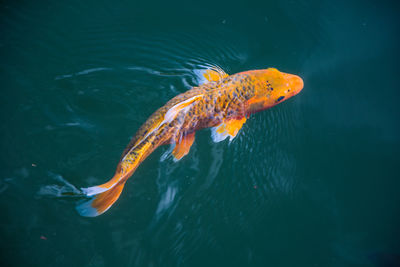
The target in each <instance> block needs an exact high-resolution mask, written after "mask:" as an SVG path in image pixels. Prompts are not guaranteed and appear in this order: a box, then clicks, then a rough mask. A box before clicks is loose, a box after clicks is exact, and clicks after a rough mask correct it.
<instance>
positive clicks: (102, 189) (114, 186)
mask: <svg viewBox="0 0 400 267" xmlns="http://www.w3.org/2000/svg"><path fill="white" fill-rule="evenodd" d="M154 138H155V137H154V136H151V138H148V139H146V140H144V141H143V142H141V143H139V144H138V145H137V146H136V147H134V153H129V151H128V152H127V153H125V155H124V157H123V158H122V159H121V161H120V162H119V163H118V166H117V171H116V172H115V175H114V177H113V178H112V179H111V180H110V181H108V182H107V183H105V184H102V185H97V186H92V187H88V188H81V189H82V192H83V193H84V194H85V195H86V196H88V197H91V198H90V199H89V200H87V201H86V202H83V203H81V204H79V205H78V206H77V207H76V209H77V211H78V212H79V214H80V215H82V216H85V217H95V216H98V215H100V214H102V213H104V212H105V211H107V210H108V209H109V208H110V207H111V206H112V205H113V204H114V203H115V201H117V199H118V198H119V196H120V195H121V192H122V189H123V188H124V185H125V182H126V180H128V178H129V177H131V175H132V174H133V173H134V172H135V170H136V168H137V167H138V166H139V164H140V163H141V162H142V161H143V160H144V159H145V158H146V157H147V156H148V155H149V154H150V153H151V152H152V151H153V150H154V149H155V147H156V146H153V143H152V142H153V140H154Z"/></svg>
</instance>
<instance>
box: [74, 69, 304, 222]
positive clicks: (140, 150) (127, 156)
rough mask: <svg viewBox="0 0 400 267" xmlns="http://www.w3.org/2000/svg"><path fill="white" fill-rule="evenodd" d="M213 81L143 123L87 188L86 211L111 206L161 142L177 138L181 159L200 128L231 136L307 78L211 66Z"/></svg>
mask: <svg viewBox="0 0 400 267" xmlns="http://www.w3.org/2000/svg"><path fill="white" fill-rule="evenodd" d="M203 76H204V77H205V78H206V79H207V80H208V82H206V83H204V84H202V85H200V86H198V87H193V88H192V89H190V90H189V91H187V92H185V93H182V94H180V95H177V96H176V97H174V98H172V99H171V100H170V101H168V102H167V103H166V104H165V106H163V107H161V108H159V109H158V110H157V111H156V112H154V113H153V115H151V116H150V118H149V119H148V120H147V121H146V122H145V123H144V124H143V125H142V126H141V127H140V129H139V130H138V131H137V133H136V135H135V136H134V137H133V138H132V140H131V142H130V143H129V145H128V146H127V147H126V148H125V151H124V152H123V153H122V157H121V159H120V161H119V163H118V166H117V170H116V172H115V174H114V176H113V177H112V178H111V180H109V181H108V182H106V183H105V184H102V185H98V186H93V187H89V188H82V191H83V193H84V194H85V195H86V196H88V197H91V198H90V199H89V200H87V201H86V202H84V203H82V204H80V205H78V206H77V210H78V212H79V213H80V214H81V215H82V216H87V217H94V216H98V215H100V214H102V213H104V212H105V211H107V210H108V209H109V208H110V207H111V206H112V205H113V204H114V202H115V201H116V200H117V199H118V197H119V196H120V194H121V192H122V189H123V188H124V185H125V182H126V181H127V180H128V178H129V177H131V176H132V174H133V173H134V172H135V170H136V168H137V167H138V166H139V165H140V163H141V162H143V161H144V160H145V159H146V158H147V157H148V156H149V155H150V154H151V153H152V152H153V151H154V150H155V149H156V148H157V147H159V146H161V145H165V144H172V145H173V146H174V148H173V150H172V156H173V158H174V160H176V161H178V160H180V159H181V158H182V157H184V156H185V155H186V154H188V153H189V150H190V147H191V146H192V144H193V142H194V138H195V133H196V131H198V130H200V129H203V128H211V137H212V139H213V141H215V142H220V141H222V140H224V139H226V138H228V137H229V140H232V139H233V138H235V136H236V135H237V133H238V131H239V130H240V129H241V128H242V126H243V124H244V123H245V122H246V120H247V118H248V117H249V115H250V114H252V113H255V112H258V111H261V110H264V109H267V108H271V107H273V106H275V105H277V104H279V103H281V102H282V101H284V100H286V99H288V98H290V97H292V96H294V95H296V94H298V93H299V92H300V91H301V90H302V89H303V80H302V79H301V78H300V77H299V76H297V75H292V74H287V73H283V72H280V71H278V70H277V69H274V68H269V69H263V70H251V71H245V72H240V73H237V74H234V75H228V74H226V73H224V72H216V71H212V70H207V71H205V72H204V73H203Z"/></svg>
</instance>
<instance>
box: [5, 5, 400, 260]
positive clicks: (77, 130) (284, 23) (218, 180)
mask: <svg viewBox="0 0 400 267" xmlns="http://www.w3.org/2000/svg"><path fill="white" fill-rule="evenodd" d="M394 3H395V2H393V3H391V2H389V1H343V2H334V1H305V2H303V1H264V2H263V3H256V2H243V3H241V4H239V3H236V4H234V3H233V2H221V3H217V1H215V2H204V1H199V2H198V3H190V2H185V4H183V3H181V4H174V3H171V2H167V1H164V2H158V3H157V2H147V3H146V2H145V1H140V2H139V1H137V2H136V1H119V2H112V1H110V2H106V1H40V3H39V2H38V1H8V2H7V1H5V2H4V1H3V2H2V3H1V4H0V33H1V34H0V56H1V57H0V58H1V61H0V82H1V93H2V95H1V98H0V99H1V122H2V123H1V152H2V153H1V170H0V203H1V211H2V215H1V221H0V240H1V255H0V265H1V266H398V264H399V263H400V259H399V258H400V228H399V225H400V213H399V212H400V194H399V188H400V181H399V171H398V170H399V169H398V168H399V163H400V162H399V148H400V138H399V134H400V127H399V115H400V114H399V113H400V108H399V105H398V103H397V102H398V99H399V96H400V94H399V90H400V88H399V82H398V79H399V77H400V75H399V71H398V68H399V67H398V61H399V47H400V46H399V43H400V42H399V38H398V35H399V32H400V31H399V28H400V27H399V19H398V14H399V10H398V8H397V6H396V5H395V4H394ZM207 66H219V67H221V68H223V69H224V70H225V71H226V72H228V73H236V72H240V71H244V70H249V69H257V68H266V67H271V66H273V67H276V68H278V69H280V70H282V71H285V72H289V73H295V74H298V75H300V76H301V77H303V79H304V82H305V87H304V90H303V91H302V92H301V94H300V95H298V96H296V97H294V98H292V99H290V100H288V101H286V102H284V103H283V104H281V105H278V106H276V107H274V108H273V109H271V110H267V111H264V112H262V113H258V114H256V115H254V116H253V117H252V118H251V119H250V120H248V122H247V123H246V124H245V126H244V127H243V129H242V131H241V132H240V134H239V136H238V137H237V138H236V139H235V140H234V141H233V142H232V143H231V144H230V145H229V144H228V142H221V143H217V144H216V143H213V142H212V141H211V138H210V131H209V130H203V131H201V132H199V133H198V134H197V136H196V141H195V143H194V145H193V147H192V150H191V152H190V154H189V155H188V156H186V157H185V158H184V159H183V160H181V161H180V162H178V163H173V162H172V161H171V160H167V161H164V162H160V157H161V155H162V154H163V153H164V152H165V151H166V150H167V149H168V147H162V148H160V149H159V150H157V151H156V152H155V153H153V154H152V155H151V156H150V157H149V158H148V159H147V160H146V161H145V162H144V163H143V164H142V165H141V166H140V167H139V169H138V170H137V172H136V173H135V175H134V176H133V178H132V179H131V180H130V181H129V183H127V185H126V186H125V190H124V192H123V194H122V196H121V198H120V199H119V201H118V202H117V204H116V205H115V206H114V207H113V208H112V209H110V210H109V211H108V212H107V213H105V214H104V215H102V216H100V217H96V218H84V217H80V216H79V215H78V214H77V212H76V211H75V205H76V203H77V202H78V201H79V198H76V197H66V196H63V197H62V196H61V194H62V193H65V192H71V191H73V187H74V186H75V187H77V188H80V187H87V186H92V185H96V184H100V183H103V182H105V181H107V180H108V179H109V178H110V177H111V176H112V175H113V173H114V170H115V166H116V164H117V162H118V160H119V157H120V154H121V153H122V151H123V149H124V147H125V146H126V145H127V144H128V142H129V139H130V137H131V136H132V135H133V134H134V133H135V131H136V130H137V129H138V128H139V127H140V125H141V124H142V123H143V122H144V121H145V120H146V118H147V117H148V116H150V115H151V114H152V112H153V111H155V110H156V109H157V108H158V107H160V106H162V105H163V104H164V103H165V102H167V101H168V100H169V99H170V98H172V97H173V96H175V95H177V94H178V93H181V92H184V91H186V90H188V89H190V88H191V87H192V86H194V85H196V84H197V82H196V70H198V69H203V68H205V67H207ZM388 264H392V265H388Z"/></svg>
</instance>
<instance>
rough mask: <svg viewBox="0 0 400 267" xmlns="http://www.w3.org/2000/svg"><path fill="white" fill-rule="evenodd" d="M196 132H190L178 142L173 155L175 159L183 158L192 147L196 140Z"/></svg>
mask: <svg viewBox="0 0 400 267" xmlns="http://www.w3.org/2000/svg"><path fill="white" fill-rule="evenodd" d="M194 135H195V133H194V132H193V133H190V134H187V135H185V136H183V137H182V138H181V140H180V141H179V142H178V143H177V144H176V146H175V148H174V150H173V151H172V155H173V156H174V161H178V160H180V159H181V158H183V157H184V156H185V155H186V154H187V153H189V151H190V147H191V146H192V144H193V142H194Z"/></svg>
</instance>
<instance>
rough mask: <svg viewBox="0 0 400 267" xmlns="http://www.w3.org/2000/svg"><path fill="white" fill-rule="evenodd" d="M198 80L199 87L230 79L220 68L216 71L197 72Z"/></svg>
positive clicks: (204, 70)
mask: <svg viewBox="0 0 400 267" xmlns="http://www.w3.org/2000/svg"><path fill="white" fill-rule="evenodd" d="M195 73H196V74H197V76H198V77H197V78H198V83H199V85H202V84H205V83H207V82H217V81H219V80H221V79H224V78H226V77H228V76H229V75H228V74H227V73H226V72H225V71H223V70H222V69H220V68H215V69H203V70H198V71H195Z"/></svg>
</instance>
